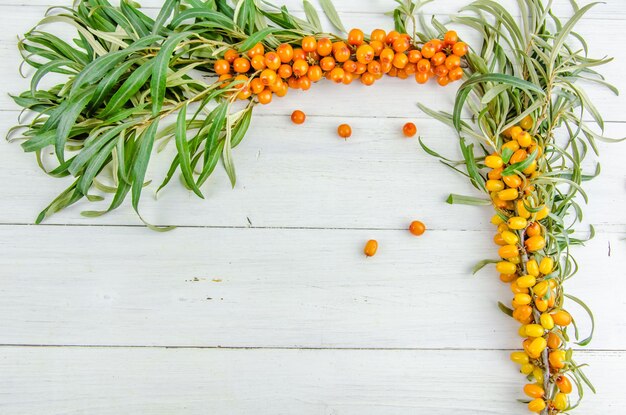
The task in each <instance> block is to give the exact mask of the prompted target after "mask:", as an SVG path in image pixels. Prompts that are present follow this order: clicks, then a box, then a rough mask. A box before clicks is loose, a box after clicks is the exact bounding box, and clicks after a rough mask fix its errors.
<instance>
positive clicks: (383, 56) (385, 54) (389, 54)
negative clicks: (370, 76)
mask: <svg viewBox="0 0 626 415" xmlns="http://www.w3.org/2000/svg"><path fill="white" fill-rule="evenodd" d="M395 56H396V54H395V52H394V51H393V50H392V49H383V50H382V52H380V61H381V62H389V63H391V62H393V58H394V57H395Z"/></svg>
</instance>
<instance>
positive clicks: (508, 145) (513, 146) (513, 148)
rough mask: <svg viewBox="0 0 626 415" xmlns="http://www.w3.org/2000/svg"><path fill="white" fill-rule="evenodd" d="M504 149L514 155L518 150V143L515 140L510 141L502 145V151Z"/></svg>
mask: <svg viewBox="0 0 626 415" xmlns="http://www.w3.org/2000/svg"><path fill="white" fill-rule="evenodd" d="M505 148H508V149H509V150H511V151H512V152H513V153H515V152H516V151H517V150H519V143H518V142H517V141H515V140H511V141H509V142H508V143H505V144H503V145H502V150H504V149H505Z"/></svg>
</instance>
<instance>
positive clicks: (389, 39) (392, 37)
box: [385, 30, 402, 45]
mask: <svg viewBox="0 0 626 415" xmlns="http://www.w3.org/2000/svg"><path fill="white" fill-rule="evenodd" d="M400 36H402V35H401V34H400V33H398V32H396V31H395V30H392V31H391V32H389V33H388V34H387V37H386V38H385V43H387V44H388V45H393V42H395V41H396V39H398V38H399V37H400Z"/></svg>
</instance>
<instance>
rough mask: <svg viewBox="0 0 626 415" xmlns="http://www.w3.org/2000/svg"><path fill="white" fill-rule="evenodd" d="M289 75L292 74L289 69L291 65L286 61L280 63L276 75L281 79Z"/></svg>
mask: <svg viewBox="0 0 626 415" xmlns="http://www.w3.org/2000/svg"><path fill="white" fill-rule="evenodd" d="M291 75H293V70H292V69H291V65H287V64H286V63H283V64H282V65H280V68H278V76H280V77H281V78H283V79H287V78H289V77H290V76H291Z"/></svg>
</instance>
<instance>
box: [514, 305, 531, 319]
mask: <svg viewBox="0 0 626 415" xmlns="http://www.w3.org/2000/svg"><path fill="white" fill-rule="evenodd" d="M532 314H533V308H532V307H531V306H528V305H523V306H520V307H517V308H516V309H515V310H513V318H514V319H515V320H517V321H519V322H522V321H525V320H526V319H528V318H529V317H530V316H532Z"/></svg>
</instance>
